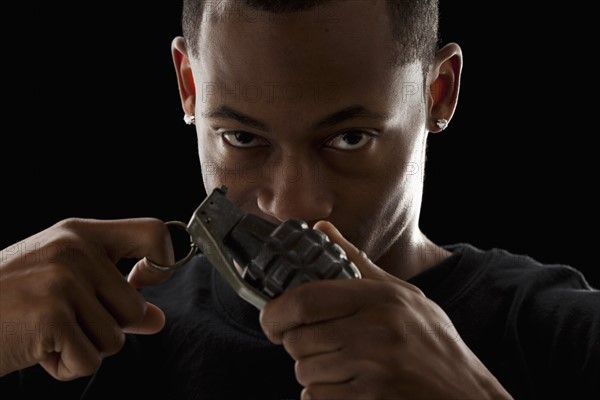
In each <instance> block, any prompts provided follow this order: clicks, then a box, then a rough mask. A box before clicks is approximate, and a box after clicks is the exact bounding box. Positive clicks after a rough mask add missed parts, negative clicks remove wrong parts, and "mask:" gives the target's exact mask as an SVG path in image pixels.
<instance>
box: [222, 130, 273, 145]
mask: <svg viewBox="0 0 600 400" xmlns="http://www.w3.org/2000/svg"><path fill="white" fill-rule="evenodd" d="M222 135H223V139H225V140H226V141H227V142H228V143H229V144H230V145H232V146H233V147H245V148H249V147H262V146H267V143H266V140H265V139H263V138H261V137H260V136H256V135H253V134H252V133H248V132H239V131H230V132H224V133H222Z"/></svg>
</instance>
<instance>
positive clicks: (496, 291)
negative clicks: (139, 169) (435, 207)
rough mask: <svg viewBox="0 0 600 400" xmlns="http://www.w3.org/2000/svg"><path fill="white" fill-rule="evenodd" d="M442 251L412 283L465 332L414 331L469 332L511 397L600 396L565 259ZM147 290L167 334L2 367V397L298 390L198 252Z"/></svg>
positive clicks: (595, 332) (593, 304)
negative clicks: (69, 375) (84, 371)
mask: <svg viewBox="0 0 600 400" xmlns="http://www.w3.org/2000/svg"><path fill="white" fill-rule="evenodd" d="M446 248H447V249H448V250H450V251H452V253H453V254H452V256H451V257H449V258H448V259H447V260H445V261H444V262H443V263H441V264H440V265H438V266H436V267H434V268H431V269H429V270H427V271H426V272H424V273H422V274H420V275H417V276H416V277H414V278H413V279H411V280H410V282H411V283H413V284H415V285H416V286H418V287H419V288H420V289H421V290H423V292H424V293H425V295H426V296H427V297H429V298H430V299H432V300H433V301H435V302H436V303H437V304H438V305H440V306H441V308H442V309H444V311H445V312H446V313H447V314H448V316H449V317H450V319H451V321H452V323H453V324H454V326H455V327H456V329H457V331H458V332H459V334H460V337H459V338H458V337H457V338H452V337H448V336H446V337H443V335H444V334H445V333H446V332H448V330H447V329H444V327H440V329H439V330H438V331H424V332H421V333H420V334H435V335H440V340H464V342H465V343H466V344H467V345H468V346H469V348H470V349H471V350H472V351H473V352H474V353H475V354H476V355H477V356H478V357H479V359H480V360H481V361H482V362H483V363H484V364H485V365H486V366H487V368H488V369H489V370H490V371H491V372H492V373H493V374H494V375H495V376H496V377H497V378H498V380H499V381H500V382H501V383H502V384H503V385H504V387H505V388H506V389H507V390H508V392H509V393H511V394H512V395H513V396H514V397H515V398H516V399H550V398H552V399H567V398H568V399H587V398H589V399H592V398H593V399H599V398H600V383H599V382H600V291H598V290H595V289H592V288H590V287H589V285H588V284H587V283H586V281H585V279H584V278H583V276H582V275H581V274H580V273H579V272H578V271H576V270H575V269H573V268H571V267H568V266H564V265H542V264H540V263H538V262H536V261H535V260H533V259H531V258H529V257H527V256H522V255H514V254H510V253H508V252H506V251H504V250H500V249H492V250H488V251H483V250H480V249H477V248H475V247H473V246H471V245H468V244H456V245H451V246H446ZM142 291H143V293H144V295H145V297H146V299H147V300H148V301H151V302H153V303H154V304H156V305H158V306H160V307H161V308H162V309H163V310H164V311H165V314H166V316H167V325H166V327H165V328H164V329H163V331H161V332H160V333H159V334H156V335H150V336H143V335H128V337H127V343H126V345H125V347H124V348H123V350H122V351H121V352H119V353H118V354H116V355H114V356H111V357H108V358H106V359H105V360H104V362H103V364H102V367H101V368H100V369H99V370H98V372H97V373H96V374H94V375H93V376H92V377H86V378H81V379H77V380H74V381H71V382H58V381H55V380H53V379H52V378H51V377H49V375H47V374H46V372H45V371H43V369H41V368H40V367H39V366H35V367H31V368H27V369H25V370H23V371H19V372H15V373H12V374H9V375H7V376H6V377H4V378H1V379H0V387H1V392H0V395H1V396H2V398H3V399H8V398H15V399H17V398H27V399H30V398H31V399H33V398H42V396H43V397H44V398H45V397H52V396H60V397H59V398H61V399H65V400H66V399H79V398H81V399H86V400H90V399H111V398H115V399H116V398H126V397H125V396H132V397H130V398H146V399H163V400H167V399H173V400H187V399H203V400H213V399H218V400H223V399H261V400H268V399H277V400H281V399H298V398H299V395H300V391H301V389H302V388H301V386H300V385H299V384H298V383H297V382H296V379H295V376H294V362H293V360H292V359H291V357H290V356H289V355H288V354H287V353H286V352H285V350H284V349H283V347H282V346H276V345H273V344H272V343H270V342H269V341H268V340H267V339H266V337H265V335H264V334H263V332H262V330H261V329H260V326H259V323H258V310H256V309H255V308H254V306H252V305H250V304H248V303H246V302H245V301H244V300H242V299H241V298H239V297H238V296H237V294H235V293H234V292H233V291H232V290H231V288H230V287H229V286H228V285H227V284H226V282H225V281H224V280H223V279H222V278H221V276H220V275H219V274H218V273H217V272H216V270H214V269H213V268H212V266H211V265H210V264H209V263H208V262H207V261H206V259H205V258H203V257H202V256H198V257H196V258H195V259H194V260H193V261H192V262H190V264H189V265H186V266H185V267H183V268H182V269H180V270H178V271H177V272H176V273H175V275H174V276H173V278H172V279H171V280H169V281H168V282H166V283H164V284H161V285H158V286H154V287H151V288H145V289H143V290H142ZM417 328H418V327H417ZM446 328H447V327H446ZM413 332H416V331H413ZM12 393H15V396H14V397H10V396H6V395H7V394H12ZM16 393H20V395H16Z"/></svg>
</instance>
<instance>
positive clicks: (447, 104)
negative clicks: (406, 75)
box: [427, 43, 463, 133]
mask: <svg viewBox="0 0 600 400" xmlns="http://www.w3.org/2000/svg"><path fill="white" fill-rule="evenodd" d="M462 64H463V57H462V50H461V48H460V47H459V46H458V45H457V44H456V43H448V44H447V45H445V46H444V47H442V48H441V49H439V50H438V52H437V53H436V56H435V60H434V62H433V65H432V67H431V69H430V71H429V77H428V80H427V81H428V85H429V93H428V96H427V97H428V112H429V116H428V119H427V129H428V130H429V131H430V132H434V133H436V132H441V131H443V130H444V129H445V125H444V123H443V121H445V123H446V124H447V123H448V122H449V121H450V120H451V119H452V115H454V110H455V109H456V103H457V101H458V92H459V88H460V74H461V71H462ZM438 122H441V124H438Z"/></svg>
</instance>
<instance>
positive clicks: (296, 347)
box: [282, 319, 346, 360]
mask: <svg viewBox="0 0 600 400" xmlns="http://www.w3.org/2000/svg"><path fill="white" fill-rule="evenodd" d="M345 321H346V319H342V320H335V321H328V322H325V323H319V324H312V325H303V326H301V327H298V328H294V329H290V330H287V331H284V332H283V335H282V344H283V347H284V348H285V350H286V351H287V352H288V354H289V355H290V356H292V358H293V359H294V360H299V359H303V358H305V357H310V356H314V355H317V354H322V353H330V352H334V351H339V350H340V349H342V348H343V345H344V338H345V334H344V332H345V331H344V330H343V328H342V326H344V322H345Z"/></svg>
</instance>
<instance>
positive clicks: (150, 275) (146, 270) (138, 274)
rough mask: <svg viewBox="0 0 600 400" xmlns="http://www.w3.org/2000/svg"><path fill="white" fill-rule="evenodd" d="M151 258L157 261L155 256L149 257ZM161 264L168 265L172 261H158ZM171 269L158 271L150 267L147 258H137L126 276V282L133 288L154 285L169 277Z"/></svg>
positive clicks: (171, 272)
mask: <svg viewBox="0 0 600 400" xmlns="http://www.w3.org/2000/svg"><path fill="white" fill-rule="evenodd" d="M150 258H151V259H152V260H155V261H158V260H156V259H155V258H152V257H150ZM158 262H159V263H160V264H162V265H170V264H172V262H166V263H165V262H160V261H158ZM172 274H173V271H160V270H157V269H156V268H152V267H151V266H150V264H149V263H148V259H147V258H142V259H141V260H139V261H138V262H137V263H135V265H134V266H133V268H132V269H131V271H130V272H129V275H128V276H127V282H129V284H130V285H131V286H133V287H134V288H142V287H145V286H150V285H156V284H158V283H161V282H164V281H165V280H167V279H169V278H170V277H171V275H172Z"/></svg>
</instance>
